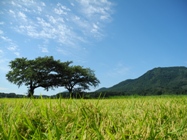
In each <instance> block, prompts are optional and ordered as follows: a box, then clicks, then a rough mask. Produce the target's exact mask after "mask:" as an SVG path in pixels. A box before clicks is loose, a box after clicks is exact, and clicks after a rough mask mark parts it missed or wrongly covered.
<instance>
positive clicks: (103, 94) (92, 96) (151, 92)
mask: <svg viewBox="0 0 187 140" xmlns="http://www.w3.org/2000/svg"><path fill="white" fill-rule="evenodd" d="M73 95H74V96H73V98H77V99H79V98H84V99H97V98H101V99H102V98H112V97H116V96H132V95H138V96H155V95H187V90H183V89H176V90H175V89H173V90H172V91H169V90H166V89H165V90H161V89H158V90H155V89H154V90H153V89H148V90H144V91H136V92H134V91H127V92H120V91H119V92H114V91H103V92H81V93H74V94H73ZM0 98H27V95H20V94H15V93H0ZM34 98H65V99H66V98H67V99H68V98H70V94H69V92H61V93H58V94H56V95H51V96H48V95H34Z"/></svg>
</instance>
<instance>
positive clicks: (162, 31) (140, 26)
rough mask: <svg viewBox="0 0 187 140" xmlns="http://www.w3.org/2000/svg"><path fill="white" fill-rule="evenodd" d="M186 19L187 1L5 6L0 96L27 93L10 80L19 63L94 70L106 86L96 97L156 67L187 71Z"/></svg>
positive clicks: (46, 0) (77, 0)
mask: <svg viewBox="0 0 187 140" xmlns="http://www.w3.org/2000/svg"><path fill="white" fill-rule="evenodd" d="M186 13H187V1H186V0H53V1H51V0H43V1H42V0H1V1H0V77H1V80H0V92H5V93H9V92H14V93H17V94H25V93H26V92H27V88H26V87H25V86H24V85H23V86H21V87H20V88H18V87H17V86H16V85H14V84H11V83H10V82H8V81H7V80H6V77H5V75H6V73H7V72H8V71H9V70H10V68H9V67H8V65H9V62H10V61H11V60H14V59H15V58H18V57H27V58H28V59H34V58H36V57H39V56H53V57H54V58H55V59H60V60H61V61H62V62H64V61H73V64H74V65H81V66H83V67H89V68H91V69H92V70H94V71H95V74H96V76H97V78H98V79H99V80H100V82H101V83H100V85H99V87H97V88H95V89H94V88H91V90H92V91H94V90H96V89H99V88H101V87H111V86H113V85H115V84H117V83H119V82H121V81H123V80H126V79H134V78H138V77H139V76H141V75H142V74H144V73H145V72H147V71H148V70H150V69H153V68H155V67H169V66H187V15H186ZM61 91H64V89H63V88H57V89H55V90H50V91H48V92H46V91H44V90H43V89H42V88H38V89H36V90H35V94H38V95H39V94H47V95H52V94H56V93H57V92H61Z"/></svg>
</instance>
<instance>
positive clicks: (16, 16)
mask: <svg viewBox="0 0 187 140" xmlns="http://www.w3.org/2000/svg"><path fill="white" fill-rule="evenodd" d="M67 3H69V4H67ZM8 4H10V5H11V8H10V9H8V13H7V14H9V15H10V17H9V23H13V24H9V25H10V26H11V27H10V28H12V29H14V30H15V31H16V32H18V33H20V34H23V35H26V36H28V37H31V38H34V39H42V40H52V41H55V42H56V43H59V44H61V45H65V46H66V47H71V48H76V47H77V48H79V47H80V46H81V44H82V43H86V42H89V41H92V40H93V38H95V39H98V38H99V39H100V38H103V37H104V30H103V27H105V24H106V23H107V22H108V21H109V20H110V19H111V14H112V10H111V9H112V3H111V2H109V1H108V0H76V1H74V3H72V2H68V1H66V2H63V1H62V2H60V3H56V4H55V3H54V4H52V3H50V4H48V3H47V2H46V3H44V1H41V2H37V1H34V0H17V1H16V2H15V1H10V2H7V5H8ZM67 5H69V7H68V6H67ZM20 7H21V8H20ZM5 15H6V13H5V14H4V16H5ZM0 34H1V32H0ZM1 38H2V37H1ZM3 39H4V40H7V39H6V38H3Z"/></svg>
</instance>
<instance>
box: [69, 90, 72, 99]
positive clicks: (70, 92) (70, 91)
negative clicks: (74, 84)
mask: <svg viewBox="0 0 187 140" xmlns="http://www.w3.org/2000/svg"><path fill="white" fill-rule="evenodd" d="M69 94H70V99H73V92H72V89H69Z"/></svg>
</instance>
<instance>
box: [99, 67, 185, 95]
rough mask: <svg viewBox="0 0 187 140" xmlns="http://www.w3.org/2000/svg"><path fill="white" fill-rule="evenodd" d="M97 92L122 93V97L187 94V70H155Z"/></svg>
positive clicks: (182, 68) (170, 68)
mask: <svg viewBox="0 0 187 140" xmlns="http://www.w3.org/2000/svg"><path fill="white" fill-rule="evenodd" d="M96 92H107V93H110V94H119V93H120V95H132V94H138V95H161V94H187V68H186V67H163V68H161V67H158V68H154V69H152V70H149V71H148V72H146V73H145V74H143V75H142V76H140V77H139V78H137V79H129V80H125V81H122V82H120V83H118V84H116V85H114V86H112V87H110V88H101V89H99V90H97V91H96Z"/></svg>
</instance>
